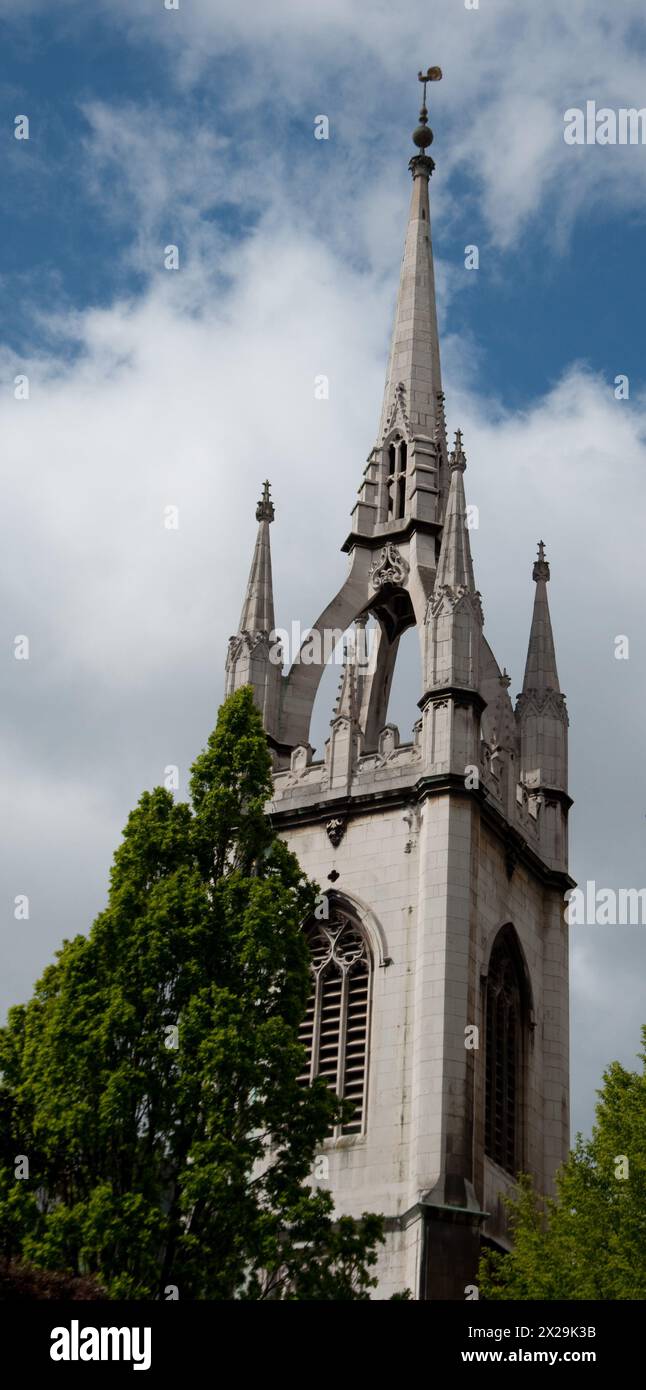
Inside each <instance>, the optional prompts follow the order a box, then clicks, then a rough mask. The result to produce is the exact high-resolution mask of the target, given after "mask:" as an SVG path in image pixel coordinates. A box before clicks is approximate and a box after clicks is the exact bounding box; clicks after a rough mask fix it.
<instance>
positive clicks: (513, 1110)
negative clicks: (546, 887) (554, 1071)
mask: <svg viewBox="0 0 646 1390" xmlns="http://www.w3.org/2000/svg"><path fill="white" fill-rule="evenodd" d="M530 1018H531V995H530V991H529V982H528V977H527V971H526V966H525V961H524V958H523V955H522V952H521V949H520V945H519V942H518V938H517V936H516V932H515V930H514V928H513V927H512V926H511V925H507V926H504V927H502V928H501V930H500V931H499V932H498V935H497V936H496V939H495V941H494V943H493V947H492V950H491V955H490V958H489V969H488V972H487V976H486V985H485V1038H486V1043H485V1135H484V1148H485V1153H486V1155H487V1156H488V1158H490V1159H491V1160H492V1162H493V1163H496V1164H498V1166H499V1167H500V1168H503V1169H504V1170H505V1172H507V1173H510V1174H513V1175H515V1174H516V1173H517V1172H518V1171H519V1170H520V1168H521V1167H522V1162H523V1152H524V1141H525V1135H524V1110H525V1095H524V1092H525V1071H526V1066H527V1051H528V1039H529V1025H530Z"/></svg>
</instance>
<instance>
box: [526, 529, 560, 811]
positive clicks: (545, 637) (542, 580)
mask: <svg viewBox="0 0 646 1390" xmlns="http://www.w3.org/2000/svg"><path fill="white" fill-rule="evenodd" d="M549 577H550V567H549V565H548V563H547V560H546V559H545V547H544V545H543V542H542V541H539V545H538V559H537V560H536V561H535V564H534V570H533V579H534V582H535V584H536V593H535V595H534V612H533V615H532V626H531V631H530V634H529V646H528V649H527V662H526V664H525V679H524V680H523V689H522V692H521V694H520V695H519V696H518V700H517V703H516V719H517V720H518V724H519V728H520V739H521V751H520V771H521V779H522V780H523V781H524V782H525V784H526V786H528V787H533V788H544V787H547V788H554V787H556V788H560V789H561V790H563V791H564V790H566V788H567V775H568V774H567V725H568V716H567V710H566V708H565V697H564V696H563V695H562V694H561V688H560V686H559V678H558V672H557V670H556V656H555V653H554V638H553V636H552V624H551V622H550V611H549V606H548V602H547V582H548V580H549Z"/></svg>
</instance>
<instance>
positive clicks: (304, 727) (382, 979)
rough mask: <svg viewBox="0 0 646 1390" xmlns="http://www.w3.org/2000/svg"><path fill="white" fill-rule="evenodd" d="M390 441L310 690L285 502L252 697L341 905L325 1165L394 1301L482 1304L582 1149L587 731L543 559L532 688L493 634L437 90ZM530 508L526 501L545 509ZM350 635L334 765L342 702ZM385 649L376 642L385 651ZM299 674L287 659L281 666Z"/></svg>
mask: <svg viewBox="0 0 646 1390" xmlns="http://www.w3.org/2000/svg"><path fill="white" fill-rule="evenodd" d="M439 77H441V72H440V70H439V69H438V68H432V69H429V71H428V73H427V74H425V75H423V74H420V80H421V81H422V82H423V83H424V98H423V105H422V109H421V112H420V124H419V126H418V128H417V129H416V131H415V133H414V135H413V140H414V143H415V145H416V147H417V152H416V153H415V154H414V155H413V157H412V158H411V160H410V164H409V168H410V172H411V175H412V195H411V203H410V213H409V219H408V226H407V230H406V240H405V246H404V257H403V261H402V267H401V277H400V284H399V294H398V299H397V307H396V311H395V323H394V328H393V334H392V342H391V348H390V357H389V361H388V369H387V374H386V386H385V392H384V399H383V406H382V411H381V418H380V421H379V428H378V432H377V438H376V441H375V444H374V447H373V448H372V450H371V452H370V454H369V456H368V461H367V465H366V468H365V471H364V476H363V481H362V484H361V488H360V491H359V497H358V501H357V503H356V506H355V508H354V511H353V512H352V524H351V530H350V534H349V535H348V537H347V539H346V541H345V543H344V545H343V550H344V551H345V552H346V554H347V556H348V571H347V577H346V578H345V580H344V582H343V584H342V585H341V587H340V589H339V591H338V593H337V594H336V596H335V597H334V598H333V599H332V600H331V602H330V603H328V604H327V606H326V607H325V608H324V610H323V612H322V613H321V615H320V617H319V618H318V619H317V621H316V622H315V624H314V626H313V628H312V629H311V630H310V635H308V638H307V642H306V646H307V652H305V650H304V649H302V650H301V653H299V654H298V655H297V656H296V658H295V660H294V662H293V664H292V666H291V669H290V670H289V671H288V672H287V673H285V674H284V673H283V671H282V667H281V665H280V656H279V654H278V649H277V643H276V640H275V637H274V640H273V643H272V629H273V627H274V603H273V594H272V581H271V560H270V542H269V524H270V522H271V521H272V520H273V515H274V510H273V505H272V503H271V501H270V499H269V488H268V485H265V490H264V494H263V498H262V500H261V502H260V503H259V506H258V512H257V516H258V521H259V533H258V540H257V544H256V550H255V554H254V558H253V563H252V568H251V574H250V578H249V586H248V591H247V596H246V599H245V603H244V606H243V611H242V617H241V622H240V630H239V632H238V633H237V634H236V635H235V636H234V637H232V638H231V641H230V645H229V655H228V659H227V690H228V691H230V690H234V689H236V688H238V686H239V685H241V684H247V683H248V684H251V685H252V686H253V690H254V696H255V699H256V702H257V704H258V707H259V709H260V710H261V711H262V713H263V719H264V722H265V728H266V730H267V734H268V738H269V742H270V745H271V748H272V751H273V758H274V764H275V776H274V799H273V801H272V803H271V806H270V808H269V809H270V812H271V816H272V820H273V823H274V825H275V827H276V829H277V831H278V833H279V834H280V835H281V836H282V837H284V839H285V840H286V841H287V843H288V844H289V845H290V847H291V848H292V849H293V850H294V852H295V853H296V855H297V856H298V859H299V861H300V863H301V865H302V867H303V870H304V871H305V873H307V874H308V875H309V876H310V877H311V878H314V879H315V880H316V881H317V882H318V883H319V885H320V886H321V889H322V892H323V894H324V895H325V896H324V898H323V901H322V905H321V907H320V909H319V910H318V911H317V914H316V919H315V920H312V921H311V922H309V923H305V924H304V931H305V932H306V933H307V936H308V940H309V942H310V945H311V950H312V993H311V1000H310V1007H309V1010H308V1014H307V1017H306V1019H305V1022H304V1024H303V1030H302V1036H303V1042H304V1044H305V1046H306V1050H307V1059H308V1060H307V1070H306V1072H305V1074H304V1076H303V1081H304V1083H307V1081H308V1080H309V1079H310V1078H311V1077H312V1076H314V1075H316V1074H323V1075H325V1076H326V1077H327V1078H328V1080H329V1083H330V1085H332V1086H334V1088H335V1089H336V1090H337V1092H338V1093H339V1094H341V1095H343V1096H344V1097H346V1098H347V1099H348V1101H349V1102H350V1103H351V1105H352V1107H353V1108H352V1110H351V1113H350V1114H349V1115H348V1118H347V1119H346V1121H345V1122H344V1123H343V1124H341V1125H339V1126H338V1127H337V1128H336V1130H335V1131H334V1133H333V1134H330V1136H329V1138H328V1139H327V1140H326V1142H325V1146H324V1153H323V1157H324V1158H325V1160H326V1164H324V1165H323V1167H324V1170H325V1172H326V1174H327V1176H326V1178H325V1181H324V1185H325V1186H328V1187H329V1188H330V1190H331V1191H332V1193H333V1196H334V1201H335V1206H336V1210H337V1211H338V1213H339V1214H343V1213H349V1214H351V1215H355V1216H357V1215H360V1214H361V1212H363V1211H376V1212H382V1213H383V1214H384V1216H385V1226H386V1244H385V1247H384V1248H383V1251H382V1254H381V1257H380V1264H379V1268H378V1276H379V1287H378V1290H376V1293H375V1296H376V1297H377V1298H387V1297H389V1296H390V1294H391V1293H393V1292H396V1291H398V1290H403V1289H406V1288H408V1289H410V1290H411V1293H412V1294H413V1297H414V1298H416V1299H443V1298H444V1299H446V1298H451V1299H461V1300H462V1299H464V1298H465V1297H467V1296H473V1291H472V1289H471V1291H470V1292H467V1290H469V1288H470V1286H473V1285H474V1284H475V1282H476V1269H477V1261H478V1255H479V1250H480V1246H481V1244H482V1243H483V1242H484V1243H487V1244H490V1245H494V1246H495V1247H496V1248H498V1249H502V1250H504V1249H508V1248H509V1236H508V1230H507V1225H506V1218H505V1208H504V1205H503V1202H502V1197H503V1196H504V1194H505V1193H506V1192H507V1191H509V1189H510V1188H511V1187H512V1186H513V1183H514V1177H515V1175H516V1174H517V1173H520V1172H523V1173H530V1174H532V1175H533V1177H534V1179H535V1182H536V1185H537V1187H538V1189H539V1191H541V1192H549V1191H551V1190H552V1185H553V1178H554V1173H555V1170H556V1169H557V1167H558V1166H559V1164H560V1163H561V1162H562V1161H563V1159H564V1158H565V1156H566V1153H567V1149H568V1142H569V1124H568V948H567V934H566V926H565V922H564V894H565V892H566V890H567V889H568V888H570V887H572V886H573V885H572V880H571V879H570V877H569V875H568V851H567V818H568V811H569V807H570V805H571V801H570V798H569V796H568V792H567V724H568V719H567V713H566V709H565V701H564V697H563V695H562V693H561V691H560V688H559V679H558V674H557V669H556V659H555V653H554V642H553V637H552V628H551V623H550V615H549V607H548V598H547V583H548V580H549V577H550V573H549V567H548V564H547V561H546V559H545V553H544V547H543V543H542V542H541V543H540V545H539V553H538V559H537V561H536V563H535V565H534V570H533V579H534V582H535V584H536V591H535V603H534V612H533V618H532V624H531V631H530V637H529V647H528V653H527V664H526V668H525V677H524V681H523V688H522V692H521V694H520V695H519V696H518V699H517V703H516V706H515V708H514V706H513V704H512V701H511V699H510V695H509V686H510V677H509V676H508V674H507V672H506V670H505V669H504V668H503V669H502V670H501V669H500V666H499V665H498V662H497V661H496V658H495V657H494V654H493V652H492V650H491V648H490V646H489V645H488V643H487V640H486V638H485V636H484V632H483V611H482V605H481V598H480V594H479V592H478V589H477V585H476V578H475V575H474V569H473V561H472V557H471V547H470V542H469V526H468V520H469V514H468V511H467V504H466V498H465V469H466V457H465V451H464V444H463V440H462V436H461V433H460V431H458V432H457V434H456V436H455V442H454V444H453V446H452V448H451V450H450V451H449V449H448V446H447V440H446V427H445V421H444V396H443V394H442V382H441V374H440V351H439V339H438V329H437V314H436V306H435V282H434V273H433V252H432V245H431V223H430V211H429V180H430V177H431V174H432V173H433V169H434V167H435V166H434V161H433V160H432V159H431V157H430V155H429V154H428V148H429V146H430V144H431V142H432V139H433V136H432V132H431V131H430V129H429V127H428V111H427V108H426V83H427V82H428V81H433V80H436V79H437V78H439ZM521 502H522V499H521V498H520V497H519V498H518V505H519V506H520V505H521ZM410 627H415V628H416V629H417V633H418V636H419V641H420V650H421V661H422V688H421V690H420V691H419V711H420V714H419V718H418V719H417V721H416V723H415V725H414V728H413V729H412V730H411V731H410V733H408V731H404V736H403V737H401V736H400V732H399V730H398V729H397V728H396V727H395V726H394V725H393V724H391V723H389V722H388V700H389V693H390V687H391V683H392V677H393V670H394V665H395V661H396V657H397V649H398V645H399V641H400V638H401V635H402V633H404V632H405V631H406V630H407V629H408V628H410ZM344 634H345V637H346V642H345V646H346V651H345V658H344V666H343V672H342V676H341V682H340V689H339V694H338V698H337V702H336V706H335V708H334V710H333V712H332V719H331V724H330V735H329V738H328V740H327V742H326V744H325V749H324V756H323V757H320V758H317V757H315V756H314V750H313V749H312V747H311V745H310V721H311V716H312V708H313V704H314V699H315V696H316V692H317V689H318V685H319V682H320V679H321V676H322V673H323V670H324V667H325V664H326V661H327V660H328V659H329V656H330V653H331V651H332V650H333V648H334V645H335V642H338V640H339V639H340V638H341V637H342V636H343V635H344ZM369 636H370V637H371V638H373V639H374V640H372V641H371V642H369V641H368V637H369ZM277 658H278V659H277Z"/></svg>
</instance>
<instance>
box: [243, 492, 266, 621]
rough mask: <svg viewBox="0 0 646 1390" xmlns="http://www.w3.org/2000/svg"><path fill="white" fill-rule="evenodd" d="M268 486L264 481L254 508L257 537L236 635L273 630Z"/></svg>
mask: <svg viewBox="0 0 646 1390" xmlns="http://www.w3.org/2000/svg"><path fill="white" fill-rule="evenodd" d="M269 487H270V485H269V483H268V482H265V484H264V487H263V493H262V497H261V499H260V501H259V503H258V506H257V507H256V520H257V521H258V523H259V526H258V535H257V537H256V545H255V549H254V553H253V560H252V561H251V569H250V571H249V580H248V583H247V592H246V594H245V599H244V603H243V605H242V612H241V614H240V626H239V629H238V631H239V632H254V633H256V632H272V631H273V629H274V627H275V620H274V592H273V584H272V577H271V543H270V540H269V526H270V523H271V522H272V521H273V519H274V504H273V502H272V500H271V498H270V496H269Z"/></svg>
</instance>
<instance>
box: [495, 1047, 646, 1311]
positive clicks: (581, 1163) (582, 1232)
mask: <svg viewBox="0 0 646 1390" xmlns="http://www.w3.org/2000/svg"><path fill="white" fill-rule="evenodd" d="M642 1040H643V1045H644V1049H645V1051H644V1052H642V1053H641V1054H640V1058H641V1061H642V1064H643V1065H642V1070H641V1072H631V1071H627V1070H626V1069H625V1068H624V1067H622V1066H621V1065H620V1064H619V1062H612V1063H611V1065H610V1066H609V1067H608V1068H607V1070H606V1071H605V1072H604V1077H603V1087H602V1089H601V1090H600V1092H599V1101H598V1104H597V1110H596V1124H595V1126H594V1128H593V1131H592V1137H591V1139H589V1140H584V1139H583V1138H582V1137H581V1135H578V1136H577V1142H576V1146H575V1148H574V1149H573V1150H572V1152H571V1153H570V1155H569V1158H568V1160H567V1162H566V1163H565V1165H564V1167H563V1168H562V1169H561V1172H560V1173H559V1176H558V1180H557V1196H556V1199H549V1200H546V1201H541V1200H540V1199H539V1198H538V1196H537V1195H536V1193H535V1191H534V1189H533V1187H532V1184H531V1183H530V1181H529V1179H527V1178H524V1179H523V1180H522V1182H521V1183H520V1184H519V1187H518V1191H517V1194H516V1196H515V1197H514V1198H513V1199H512V1200H511V1201H510V1202H509V1207H510V1215H511V1225H512V1230H513V1237H514V1248H513V1250H512V1251H511V1253H510V1254H509V1255H500V1254H494V1253H492V1252H487V1253H486V1254H485V1255H484V1256H483V1259H482V1262H481V1268H480V1275H479V1286H480V1292H481V1294H482V1296H483V1297H484V1298H490V1299H514V1298H517V1299H576V1300H579V1299H602V1300H615V1299H646V1028H644V1029H643V1030H642Z"/></svg>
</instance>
